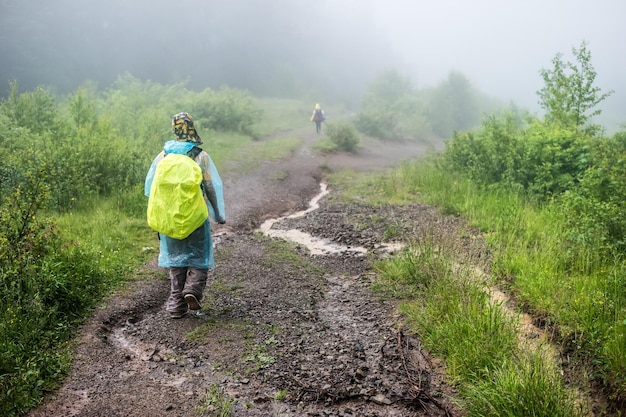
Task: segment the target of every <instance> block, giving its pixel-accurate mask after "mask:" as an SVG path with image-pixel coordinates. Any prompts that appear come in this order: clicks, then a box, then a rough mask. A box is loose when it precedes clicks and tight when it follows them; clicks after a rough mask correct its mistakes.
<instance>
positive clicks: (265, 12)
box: [0, 0, 626, 125]
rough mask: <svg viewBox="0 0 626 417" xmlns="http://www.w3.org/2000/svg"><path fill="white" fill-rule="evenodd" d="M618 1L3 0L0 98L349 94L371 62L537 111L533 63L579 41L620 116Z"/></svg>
mask: <svg viewBox="0 0 626 417" xmlns="http://www.w3.org/2000/svg"><path fill="white" fill-rule="evenodd" d="M624 15H626V3H624V2H622V1H621V0H602V1H599V2H596V3H594V4H593V6H591V5H590V4H588V2H586V1H584V0H572V1H567V0H551V1H550V2H545V1H542V0H529V1H525V2H522V1H518V0H514V1H511V2H507V3H506V4H502V3H500V2H496V1H494V0H478V1H476V2H471V4H470V3H469V2H466V1H462V0H442V1H438V2H433V1H424V0H416V1H410V0H389V1H382V0H361V1H357V0H334V1H333V0H316V1H302V0H293V1H286V0H230V1H227V2H224V1H217V0H205V1H200V0H180V1H176V2H173V1H169V0H132V1H125V0H124V1H123V0H93V1H89V2H87V1H80V0H55V1H46V0H20V1H17V0H0V57H1V58H0V96H6V95H7V93H8V91H9V81H10V80H16V81H18V83H19V86H20V90H30V89H32V88H34V87H36V86H38V85H45V86H48V87H50V88H52V89H53V91H56V92H58V93H67V92H68V91H72V90H74V89H75V88H76V87H78V86H79V85H81V84H83V83H84V82H85V81H86V80H90V81H94V82H96V83H97V85H98V87H99V88H101V89H103V88H107V87H108V86H110V85H111V83H113V82H114V81H115V80H116V79H117V77H119V76H120V75H121V74H124V73H130V74H132V76H134V77H137V78H139V79H141V80H151V81H155V82H158V83H163V84H173V83H179V82H186V83H187V86H188V87H189V88H192V89H195V90H202V89H204V88H219V87H221V86H224V85H228V86H231V87H235V88H243V89H248V90H250V91H251V92H252V93H253V94H255V95H261V96H274V97H281V96H282V97H287V96H288V97H295V96H298V97H311V100H315V101H318V100H320V101H324V102H329V101H335V102H339V101H341V102H345V103H348V104H349V105H352V106H356V105H358V104H359V103H360V98H361V94H362V93H363V91H364V90H365V89H366V88H367V85H368V84H369V83H371V81H372V80H373V79H374V78H375V77H376V75H377V74H379V73H380V72H381V71H384V70H387V69H390V68H394V69H398V70H400V71H401V72H402V73H405V74H406V75H407V76H408V77H410V78H411V79H412V80H414V82H415V83H416V85H417V87H418V88H425V87H430V86H434V85H437V84H438V83H439V82H440V81H441V80H445V79H446V77H447V76H448V75H449V73H450V72H451V71H454V72H459V73H462V74H464V75H466V76H467V77H468V79H469V80H470V81H471V82H472V84H473V85H474V86H475V87H476V88H477V89H478V90H481V91H483V92H484V93H486V94H488V95H491V96H494V97H497V98H498V99H500V100H502V101H503V102H509V101H515V102H516V103H517V104H520V105H522V106H524V107H530V109H531V110H538V106H537V99H536V92H537V90H538V89H539V88H541V83H542V80H541V78H540V76H539V72H540V70H541V69H542V68H546V67H549V66H550V65H551V59H552V58H553V57H554V56H555V55H556V54H559V53H564V54H565V55H566V57H567V54H569V52H570V50H571V48H572V47H575V46H578V45H580V44H581V43H582V42H588V43H589V48H590V50H591V51H592V53H593V63H594V64H595V66H596V69H597V71H598V79H597V83H598V84H599V86H600V87H601V88H602V89H603V90H605V91H608V90H614V91H615V93H614V94H612V96H611V97H610V98H609V99H608V100H607V101H606V103H603V112H604V117H608V118H609V119H610V120H611V123H613V125H618V124H619V123H623V122H624V117H623V112H622V111H621V109H623V108H624V106H626V80H625V79H624V77H623V76H622V74H623V73H624V71H625V70H626V55H624V54H623V53H622V47H621V43H622V41H623V40H624V39H626V29H624V26H623V25H622V24H621V23H620V20H619V19H620V18H621V16H624Z"/></svg>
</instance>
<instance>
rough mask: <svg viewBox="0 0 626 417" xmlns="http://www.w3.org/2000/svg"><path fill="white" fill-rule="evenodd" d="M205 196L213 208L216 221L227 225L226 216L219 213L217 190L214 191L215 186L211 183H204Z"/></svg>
mask: <svg viewBox="0 0 626 417" xmlns="http://www.w3.org/2000/svg"><path fill="white" fill-rule="evenodd" d="M202 185H203V188H204V195H205V196H206V199H207V200H209V204H211V206H213V211H214V212H215V221H216V222H218V223H221V224H224V223H225V220H224V214H223V213H220V212H219V207H218V205H217V195H216V194H215V190H214V189H213V184H212V183H211V181H203V184H202Z"/></svg>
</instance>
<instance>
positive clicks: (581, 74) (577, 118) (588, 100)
mask: <svg viewBox="0 0 626 417" xmlns="http://www.w3.org/2000/svg"><path fill="white" fill-rule="evenodd" d="M572 53H573V54H574V57H575V59H576V62H575V63H572V62H563V55H562V54H557V55H556V56H555V57H554V58H553V59H552V65H553V68H552V69H550V70H546V69H542V70H541V76H542V78H543V81H544V83H545V85H544V87H543V88H542V89H541V90H539V91H538V92H537V94H538V95H539V98H540V102H539V103H540V104H541V107H543V108H544V109H545V110H546V111H547V114H546V119H547V120H548V121H549V122H550V123H558V124H560V125H562V126H566V127H574V128H582V127H583V126H585V125H586V124H587V122H588V121H589V120H590V119H591V118H592V117H593V116H597V115H599V114H600V110H599V109H597V110H593V109H594V107H596V106H597V105H598V104H599V103H600V102H602V101H603V100H604V99H606V98H607V97H609V96H610V95H611V94H612V91H609V92H607V93H603V94H601V89H600V88H599V87H597V86H594V85H593V83H594V81H595V79H596V71H595V70H594V68H593V66H592V64H591V51H589V50H588V49H587V45H586V43H585V42H583V43H582V44H581V45H580V47H579V48H578V49H577V48H572ZM589 129H590V131H592V132H593V131H595V130H597V129H596V128H595V127H593V126H589Z"/></svg>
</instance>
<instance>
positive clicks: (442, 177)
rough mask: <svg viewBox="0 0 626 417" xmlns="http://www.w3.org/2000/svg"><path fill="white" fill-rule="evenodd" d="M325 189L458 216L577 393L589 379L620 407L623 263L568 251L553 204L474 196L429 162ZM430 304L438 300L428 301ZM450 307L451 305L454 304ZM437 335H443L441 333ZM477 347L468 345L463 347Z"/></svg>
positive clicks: (625, 386) (624, 395)
mask: <svg viewBox="0 0 626 417" xmlns="http://www.w3.org/2000/svg"><path fill="white" fill-rule="evenodd" d="M332 181H333V184H334V185H335V186H337V187H339V188H341V189H342V190H344V189H345V190H346V191H345V192H344V193H342V194H343V195H342V197H341V198H343V199H344V200H346V201H359V202H363V201H366V202H369V203H372V204H380V203H382V202H384V201H390V202H392V203H396V204H404V203H407V202H411V201H420V202H423V203H428V204H432V205H437V206H439V207H441V208H442V210H443V211H444V212H445V213H450V214H454V215H460V216H462V217H464V218H465V219H467V220H468V222H469V223H470V224H472V225H475V226H478V227H480V228H481V229H482V230H483V231H484V234H485V236H486V237H487V241H488V243H489V244H490V245H491V247H492V250H493V254H494V255H493V264H492V267H493V274H494V279H496V280H497V281H498V283H499V285H500V286H501V287H504V288H507V289H509V290H510V291H511V293H513V294H515V297H516V299H517V300H518V302H519V303H520V304H521V305H522V306H525V308H526V309H527V310H528V311H530V312H532V313H533V314H534V315H535V316H536V317H539V318H541V319H542V320H544V321H545V322H547V323H550V324H552V325H554V326H556V328H557V329H558V333H557V334H558V335H559V338H558V339H557V340H554V342H555V343H557V344H560V345H561V347H562V349H564V350H565V351H566V352H568V355H569V361H570V363H573V364H575V365H576V366H577V368H576V369H578V372H577V377H576V378H578V380H577V381H575V382H576V383H577V384H578V385H579V386H580V387H581V388H582V389H583V390H584V389H586V387H587V386H589V384H591V383H592V381H591V379H593V380H595V381H601V383H602V384H604V386H605V387H606V389H607V390H608V391H609V392H611V393H612V394H611V395H612V397H613V401H614V403H615V404H619V403H620V401H625V399H626V382H624V381H626V359H625V358H626V294H625V292H624V290H623V288H625V284H626V263H624V262H623V260H622V259H615V260H613V261H609V262H607V261H603V260H602V258H601V257H600V256H599V255H598V254H599V253H601V250H600V248H596V249H595V250H594V249H593V248H591V249H590V248H581V247H578V246H576V245H574V244H573V243H572V242H571V241H570V240H569V239H568V235H567V227H566V222H565V219H563V216H561V215H560V211H559V208H558V205H557V204H556V203H548V204H544V205H543V206H537V205H536V204H533V203H532V202H528V201H525V200H524V199H523V198H521V197H519V196H517V195H515V194H512V193H507V192H504V191H501V190H497V189H493V190H482V189H479V188H477V187H475V186H474V185H473V184H471V183H470V182H468V181H464V180H462V179H461V178H459V177H458V176H452V175H450V174H449V173H448V172H446V171H444V170H442V169H440V168H438V166H437V163H436V162H433V161H432V160H431V161H426V162H423V163H406V164H403V165H402V166H401V167H400V168H398V169H396V170H394V171H391V172H388V173H385V174H383V175H380V176H378V177H376V176H365V177H361V178H359V177H357V176H353V175H352V174H350V173H340V174H335V176H334V177H332ZM353 184H354V185H353ZM367 190H369V192H366V191H367ZM395 262H398V263H399V264H400V265H393V266H390V265H387V266H385V269H388V270H391V271H392V272H391V275H392V276H394V275H395V276H398V275H402V274H404V273H407V272H404V273H403V272H401V269H402V264H403V262H404V263H407V262H408V263H409V264H410V263H411V262H412V261H411V260H407V259H404V260H396V261H395ZM426 269H428V268H426ZM409 276H410V275H409ZM405 279H406V278H405ZM402 285H406V284H402V281H401V280H399V281H398V280H396V281H394V282H393V284H390V288H391V289H392V290H393V291H394V292H397V291H398V288H400V287H401V286H402ZM407 293H409V294H410V293H411V291H408V292H407ZM458 296H459V297H460V296H461V294H459V295H458ZM434 297H444V295H443V294H439V295H431V296H429V297H427V298H429V299H430V298H434ZM445 297H450V296H449V295H445ZM449 303H450V304H451V305H454V303H458V299H457V298H454V299H453V300H450V301H449ZM420 314H424V313H423V312H420ZM439 314H444V312H439ZM437 317H440V316H438V315H437V314H433V315H432V316H431V319H432V320H436V319H437ZM442 333H450V330H448V329H443V330H442ZM470 340H471V339H470ZM476 342H477V341H474V340H471V342H470V343H469V345H471V346H473V345H475V344H476ZM441 343H445V344H446V345H449V344H450V342H441ZM443 353H445V352H443ZM446 355H447V353H446ZM511 361H512V363H513V364H515V366H513V365H510V366H509V365H507V369H509V368H512V369H517V370H518V371H520V370H525V372H527V373H528V372H530V371H528V370H529V369H531V370H533V372H535V371H536V365H533V366H532V367H529V366H528V365H527V364H525V365H523V366H522V365H520V364H523V362H520V363H518V364H516V363H515V362H516V361H515V360H513V359H511ZM457 367H458V366H456V365H455V366H453V369H456V368H457ZM500 372H505V371H504V370H500ZM506 372H509V371H506ZM531 373H532V372H531ZM499 377H502V378H504V379H505V380H506V378H505V377H504V376H502V375H500V376H499ZM550 380H552V379H550ZM472 395H474V394H472ZM559 395H560V394H559ZM546 401H547V400H546ZM547 403H549V402H547ZM503 415H508V414H503ZM525 415H529V414H525ZM536 415H540V414H536ZM555 415H556V414H555Z"/></svg>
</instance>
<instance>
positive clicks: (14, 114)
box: [0, 81, 58, 134]
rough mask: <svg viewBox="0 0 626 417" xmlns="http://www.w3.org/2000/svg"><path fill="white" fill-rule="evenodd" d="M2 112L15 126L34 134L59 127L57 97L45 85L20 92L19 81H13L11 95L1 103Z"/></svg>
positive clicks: (0, 110) (51, 130)
mask: <svg viewBox="0 0 626 417" xmlns="http://www.w3.org/2000/svg"><path fill="white" fill-rule="evenodd" d="M0 112H2V113H4V114H5V115H6V116H7V117H8V118H9V119H10V120H12V121H13V123H14V124H15V126H17V127H21V128H25V129H27V130H28V131H29V132H32V133H34V134H43V133H46V132H53V133H54V132H56V131H57V129H58V110H57V107H56V102H55V98H54V96H53V95H52V94H51V92H50V90H49V89H46V88H43V87H37V88H36V89H35V90H33V91H31V92H26V93H22V94H20V93H19V89H18V84H17V82H15V81H14V82H11V83H10V93H9V97H8V98H7V99H6V100H3V101H2V102H1V103H0Z"/></svg>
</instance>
